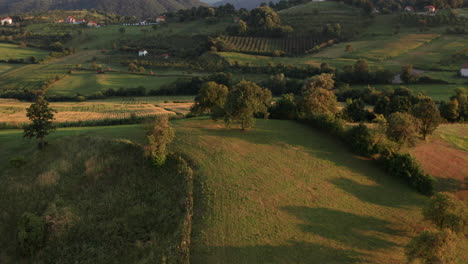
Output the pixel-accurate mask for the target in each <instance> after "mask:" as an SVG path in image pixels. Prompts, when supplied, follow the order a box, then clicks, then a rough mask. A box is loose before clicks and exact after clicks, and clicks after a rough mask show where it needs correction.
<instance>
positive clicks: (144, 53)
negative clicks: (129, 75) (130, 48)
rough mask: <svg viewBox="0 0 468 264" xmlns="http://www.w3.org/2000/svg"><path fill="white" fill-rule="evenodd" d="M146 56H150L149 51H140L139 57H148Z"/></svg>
mask: <svg viewBox="0 0 468 264" xmlns="http://www.w3.org/2000/svg"><path fill="white" fill-rule="evenodd" d="M146 55H148V51H147V50H140V51H138V56H140V57H144V56H146Z"/></svg>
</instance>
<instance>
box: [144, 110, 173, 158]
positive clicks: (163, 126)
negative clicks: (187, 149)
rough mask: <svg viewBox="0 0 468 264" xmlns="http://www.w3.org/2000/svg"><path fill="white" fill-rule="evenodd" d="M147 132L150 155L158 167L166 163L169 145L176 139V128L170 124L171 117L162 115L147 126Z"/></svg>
mask: <svg viewBox="0 0 468 264" xmlns="http://www.w3.org/2000/svg"><path fill="white" fill-rule="evenodd" d="M145 130H146V134H147V137H148V140H149V142H150V145H149V156H150V157H151V160H152V161H153V164H154V165H155V166H156V167H161V166H163V165H164V163H166V157H167V145H168V144H169V143H171V142H172V140H173V139H174V137H175V135H174V129H173V128H172V127H171V126H170V124H169V117H168V116H167V115H161V116H158V117H157V118H156V120H155V121H154V122H150V123H147V124H146V126H145Z"/></svg>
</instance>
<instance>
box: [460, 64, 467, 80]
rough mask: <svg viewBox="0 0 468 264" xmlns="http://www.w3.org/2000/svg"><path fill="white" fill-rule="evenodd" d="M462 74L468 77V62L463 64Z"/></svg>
mask: <svg viewBox="0 0 468 264" xmlns="http://www.w3.org/2000/svg"><path fill="white" fill-rule="evenodd" d="M460 75H461V76H462V77H465V78H468V62H467V63H465V64H463V65H462V67H461V70H460Z"/></svg>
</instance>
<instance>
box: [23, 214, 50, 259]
mask: <svg viewBox="0 0 468 264" xmlns="http://www.w3.org/2000/svg"><path fill="white" fill-rule="evenodd" d="M45 227H46V225H45V221H44V219H42V218H41V217H39V216H37V215H35V214H32V213H24V214H23V216H21V218H20V220H19V222H18V233H17V236H18V237H17V238H18V246H19V249H20V251H21V252H22V253H23V254H25V255H33V254H34V253H35V252H36V251H37V250H39V249H40V248H42V247H43V246H44V244H45V239H46V228H45Z"/></svg>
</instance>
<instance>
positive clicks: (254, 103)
mask: <svg viewBox="0 0 468 264" xmlns="http://www.w3.org/2000/svg"><path fill="white" fill-rule="evenodd" d="M271 98H272V95H271V92H270V90H268V89H262V88H261V87H260V86H258V85H257V84H255V83H254V82H249V81H241V82H240V83H238V84H237V85H236V86H234V88H233V89H232V91H230V92H229V94H228V97H227V100H226V104H225V106H224V110H225V112H226V113H225V116H224V121H225V122H226V124H227V125H228V126H230V125H232V124H239V125H240V127H241V129H242V130H245V129H246V128H250V127H253V125H254V122H255V115H258V114H262V115H264V116H265V117H267V115H268V107H269V106H270V102H271Z"/></svg>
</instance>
